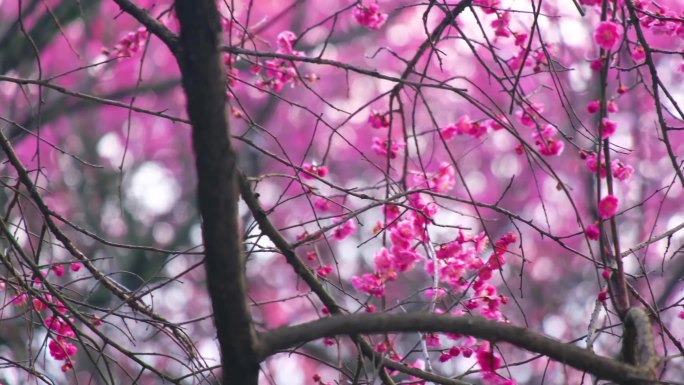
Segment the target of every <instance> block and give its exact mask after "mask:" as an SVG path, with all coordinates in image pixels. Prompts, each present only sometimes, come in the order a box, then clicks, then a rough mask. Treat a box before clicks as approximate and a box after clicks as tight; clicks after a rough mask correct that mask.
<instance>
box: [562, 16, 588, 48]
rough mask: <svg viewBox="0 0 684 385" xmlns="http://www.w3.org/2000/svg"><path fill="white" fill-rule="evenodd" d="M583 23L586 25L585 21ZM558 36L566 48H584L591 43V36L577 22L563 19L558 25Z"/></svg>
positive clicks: (582, 25)
mask: <svg viewBox="0 0 684 385" xmlns="http://www.w3.org/2000/svg"><path fill="white" fill-rule="evenodd" d="M583 22H585V23H586V21H585V20H583ZM559 24H560V36H561V39H562V40H563V43H565V44H566V45H568V46H571V47H578V48H586V47H587V46H588V45H589V44H590V43H591V39H592V38H591V36H590V35H589V32H588V31H587V28H585V27H584V25H585V24H582V23H581V22H580V21H579V20H575V19H563V20H562V21H561V22H560V23H559Z"/></svg>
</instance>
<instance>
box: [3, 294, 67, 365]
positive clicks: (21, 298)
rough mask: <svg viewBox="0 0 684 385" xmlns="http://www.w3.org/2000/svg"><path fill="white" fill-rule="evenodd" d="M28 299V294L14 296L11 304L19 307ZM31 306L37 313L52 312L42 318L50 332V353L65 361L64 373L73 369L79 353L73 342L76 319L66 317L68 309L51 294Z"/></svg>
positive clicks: (55, 357)
mask: <svg viewBox="0 0 684 385" xmlns="http://www.w3.org/2000/svg"><path fill="white" fill-rule="evenodd" d="M38 285H39V284H38ZM28 299H29V296H28V294H26V293H21V294H17V295H16V296H14V297H13V298H12V301H11V303H12V304H13V305H18V306H20V305H25V304H27V303H28ZM31 304H32V305H33V308H34V310H35V311H37V312H42V311H48V310H52V315H50V316H48V317H41V318H42V319H43V324H44V325H45V327H46V328H47V329H48V330H49V331H50V334H49V342H48V351H49V353H50V356H51V357H52V358H53V359H55V360H57V361H64V364H62V366H61V369H62V371H63V372H67V371H69V370H71V369H73V367H74V364H75V361H74V359H73V357H74V356H75V355H76V353H78V348H77V347H76V345H74V344H73V343H72V342H71V341H72V340H73V339H74V337H75V336H76V334H75V333H74V330H73V329H72V328H71V326H70V324H72V323H73V322H74V319H73V318H69V317H68V316H67V315H66V313H67V308H66V307H65V306H64V304H63V303H62V302H61V301H59V300H57V299H54V298H53V297H52V295H50V294H46V295H44V296H41V297H39V298H34V299H33V300H32V301H31ZM67 320H68V322H67Z"/></svg>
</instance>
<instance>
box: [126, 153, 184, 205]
mask: <svg viewBox="0 0 684 385" xmlns="http://www.w3.org/2000/svg"><path fill="white" fill-rule="evenodd" d="M179 197H180V187H179V186H178V183H177V182H176V180H175V178H174V177H173V175H172V174H171V173H170V172H169V171H168V170H167V169H165V168H164V167H162V166H161V165H159V164H158V163H155V162H146V163H144V164H143V165H142V166H140V167H139V168H138V169H137V170H135V171H134V172H133V173H132V175H131V176H130V179H129V183H128V189H127V193H126V200H127V203H128V204H129V205H131V206H132V208H133V209H134V210H133V211H134V213H135V212H138V211H140V215H141V216H143V217H144V216H155V215H161V214H166V213H168V212H169V211H171V209H172V208H173V205H174V204H175V203H176V201H178V198H179Z"/></svg>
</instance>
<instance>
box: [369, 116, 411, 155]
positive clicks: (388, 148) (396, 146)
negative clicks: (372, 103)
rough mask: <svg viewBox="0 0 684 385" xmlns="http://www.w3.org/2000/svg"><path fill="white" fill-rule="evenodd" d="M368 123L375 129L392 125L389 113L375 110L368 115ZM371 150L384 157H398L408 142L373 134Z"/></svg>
mask: <svg viewBox="0 0 684 385" xmlns="http://www.w3.org/2000/svg"><path fill="white" fill-rule="evenodd" d="M368 123H369V124H370V126H371V127H372V128H374V129H380V128H386V127H389V126H390V121H389V113H381V112H379V111H376V110H373V111H371V114H370V115H369V116H368ZM371 143H372V144H371V150H373V152H375V153H376V154H378V155H380V156H382V157H383V158H389V159H396V158H397V156H399V151H401V150H403V149H404V148H405V147H406V143H404V142H402V141H400V140H398V139H391V138H381V137H378V136H373V139H372V140H371Z"/></svg>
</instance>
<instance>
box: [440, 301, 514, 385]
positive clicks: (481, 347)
mask: <svg viewBox="0 0 684 385" xmlns="http://www.w3.org/2000/svg"><path fill="white" fill-rule="evenodd" d="M456 313H457V314H454V315H461V314H460V313H459V312H456ZM447 336H448V337H449V338H450V339H452V340H455V341H456V344H454V345H453V346H452V347H451V348H449V349H446V350H443V351H442V353H441V354H440V356H439V361H440V362H447V361H450V360H451V359H453V358H457V357H459V356H463V357H465V358H470V357H472V356H473V355H475V359H476V360H477V364H478V365H479V366H480V370H481V371H482V381H483V383H484V384H486V385H515V384H516V382H515V381H514V380H512V379H508V378H505V377H502V376H500V375H499V374H497V373H496V370H497V369H499V368H500V367H501V358H499V357H497V356H496V355H495V354H494V350H493V349H492V347H491V345H490V343H489V341H482V342H480V343H478V342H477V340H476V339H475V338H473V337H466V336H462V335H460V334H447ZM430 341H431V343H432V347H435V348H437V347H439V341H438V340H435V339H434V337H433V338H431V340H430Z"/></svg>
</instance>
